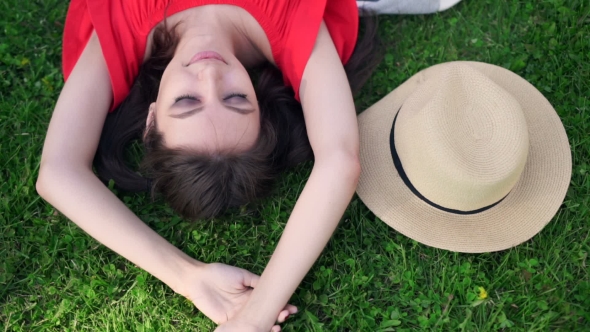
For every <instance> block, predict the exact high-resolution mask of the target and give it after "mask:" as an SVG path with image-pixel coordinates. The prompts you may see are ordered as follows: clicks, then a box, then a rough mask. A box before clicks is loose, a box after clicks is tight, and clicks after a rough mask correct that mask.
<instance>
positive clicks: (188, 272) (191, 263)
mask: <svg viewBox="0 0 590 332" xmlns="http://www.w3.org/2000/svg"><path fill="white" fill-rule="evenodd" d="M176 265H177V269H176V273H175V277H174V279H173V280H172V281H171V282H170V283H167V284H168V286H169V287H170V288H171V289H172V290H173V291H174V292H175V293H176V294H179V295H182V296H184V297H188V295H189V289H190V286H191V285H194V283H195V282H197V281H198V280H197V279H198V278H199V276H200V275H201V270H202V269H203V268H204V267H205V266H206V265H207V264H206V263H203V262H199V261H198V260H196V259H193V258H190V257H189V256H188V255H184V257H180V259H179V260H178V261H177V263H176Z"/></svg>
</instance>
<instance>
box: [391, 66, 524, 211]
mask: <svg viewBox="0 0 590 332" xmlns="http://www.w3.org/2000/svg"><path fill="white" fill-rule="evenodd" d="M394 134H395V148H396V150H397V153H398V156H399V159H400V161H401V164H402V165H403V168H404V170H405V173H406V175H407V177H408V179H409V180H410V182H411V183H412V185H413V186H414V187H415V188H416V190H417V191H418V192H420V194H421V195H423V196H424V197H425V198H427V199H428V200H430V201H431V202H433V203H435V204H437V205H440V206H442V207H445V208H447V209H453V210H460V211H473V210H477V209H481V208H484V207H486V206H489V205H491V204H494V203H496V202H498V201H499V200H501V199H502V198H503V197H505V196H506V195H507V194H508V193H509V192H510V190H511V189H512V188H513V187H514V185H515V184H516V182H517V181H518V179H519V178H520V175H521V173H522V171H523V169H524V166H525V164H526V159H527V155H528V148H529V141H528V129H527V124H526V119H525V116H524V114H523V111H522V109H521V105H520V104H519V103H518V101H517V100H516V99H515V98H514V97H513V96H512V95H511V94H510V93H509V92H508V91H506V90H504V89H503V88H502V87H500V86H499V85H498V84H496V83H495V82H494V81H492V80H491V79H490V78H488V77H487V76H485V75H484V74H482V73H480V72H479V71H477V70H476V69H474V68H472V67H471V66H468V65H465V64H460V63H455V64H451V65H449V66H448V69H447V70H445V71H444V73H442V75H440V76H438V77H436V78H430V79H428V80H427V81H426V82H424V83H422V84H421V85H420V86H419V87H418V88H417V89H416V91H415V92H414V93H413V94H412V95H411V96H410V97H408V99H407V100H406V101H405V102H404V104H403V105H402V108H401V110H400V111H399V113H398V118H397V120H396V124H395V133H394Z"/></svg>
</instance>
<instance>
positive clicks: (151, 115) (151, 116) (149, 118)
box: [143, 103, 156, 140]
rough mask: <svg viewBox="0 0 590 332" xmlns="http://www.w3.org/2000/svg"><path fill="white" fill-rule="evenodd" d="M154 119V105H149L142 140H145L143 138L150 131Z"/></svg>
mask: <svg viewBox="0 0 590 332" xmlns="http://www.w3.org/2000/svg"><path fill="white" fill-rule="evenodd" d="M155 118H156V103H151V104H150V109H149V111H148V116H147V118H146V119H145V130H144V131H143V139H144V140H145V136H146V135H147V133H148V131H149V130H151V129H152V126H153V125H154V119H155Z"/></svg>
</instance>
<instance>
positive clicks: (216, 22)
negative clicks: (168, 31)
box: [168, 6, 264, 67]
mask: <svg viewBox="0 0 590 332" xmlns="http://www.w3.org/2000/svg"><path fill="white" fill-rule="evenodd" d="M232 9H233V8H231V7H229V6H201V7H197V8H194V9H193V10H188V11H186V12H185V13H183V14H184V15H181V16H179V17H175V18H174V20H171V21H170V22H168V24H169V26H173V25H174V24H177V23H180V24H179V26H178V34H179V36H180V40H179V43H178V48H177V53H178V52H187V53H189V54H192V53H191V52H193V53H194V50H195V49H202V50H206V49H211V50H224V51H228V52H231V53H233V54H234V55H235V56H236V57H237V58H238V59H239V60H240V62H242V64H243V65H244V66H246V67H249V66H253V65H256V64H258V63H260V61H261V60H263V59H264V56H263V55H262V54H261V52H260V51H259V49H258V48H257V47H256V46H255V44H254V43H253V42H252V38H250V36H249V34H248V31H249V29H248V26H247V24H245V22H244V20H243V19H242V18H240V12H236V11H235V10H232Z"/></svg>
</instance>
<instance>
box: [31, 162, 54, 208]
mask: <svg viewBox="0 0 590 332" xmlns="http://www.w3.org/2000/svg"><path fill="white" fill-rule="evenodd" d="M50 173H51V172H50V171H49V169H48V167H47V166H45V165H43V164H41V167H39V175H38V176H37V182H36V183H35V188H36V189H37V194H39V196H41V198H43V199H44V200H47V196H48V195H49V184H48V182H49V179H50V178H51V174H50Z"/></svg>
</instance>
